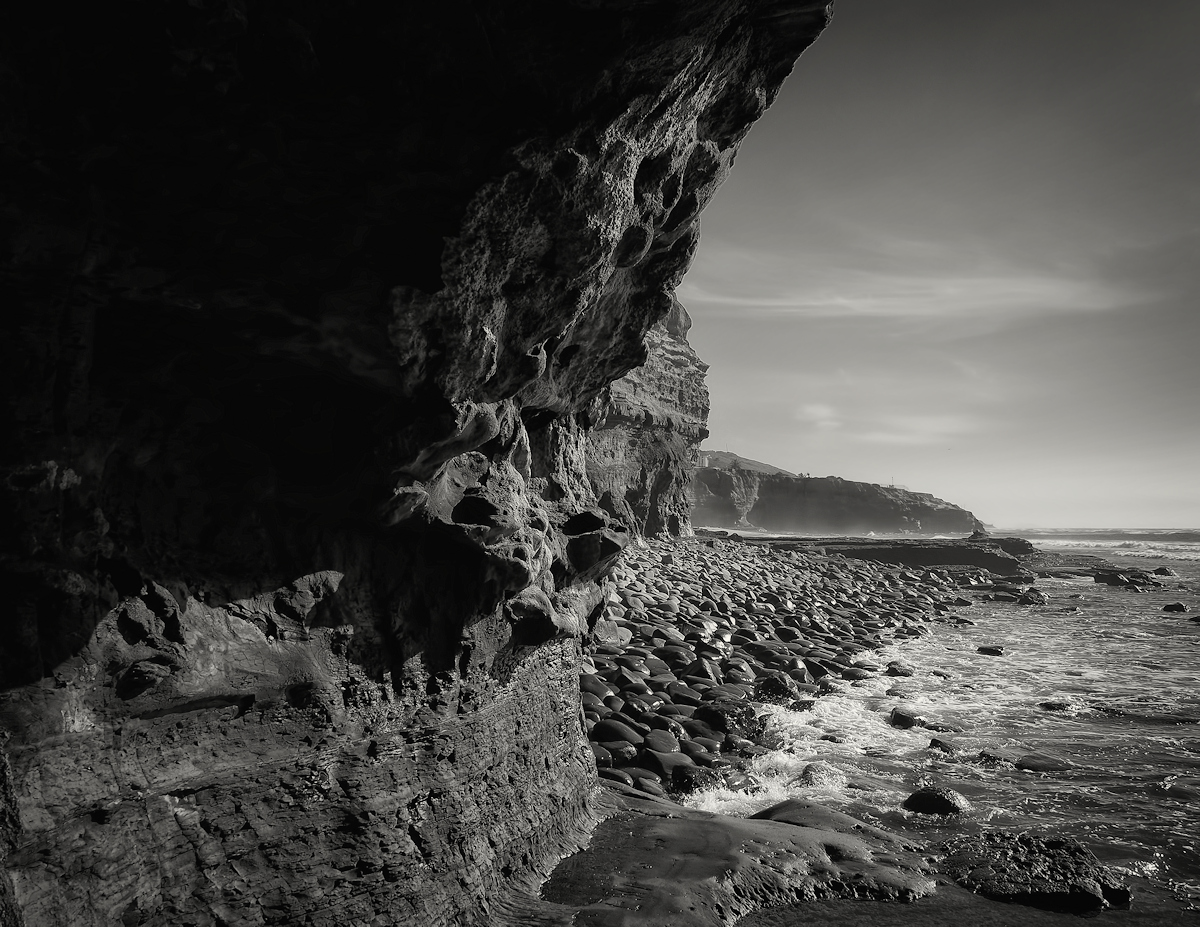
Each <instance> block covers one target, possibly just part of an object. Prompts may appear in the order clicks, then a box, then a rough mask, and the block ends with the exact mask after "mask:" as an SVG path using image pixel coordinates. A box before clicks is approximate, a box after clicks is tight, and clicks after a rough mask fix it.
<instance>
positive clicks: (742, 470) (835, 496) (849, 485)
mask: <svg viewBox="0 0 1200 927" xmlns="http://www.w3.org/2000/svg"><path fill="white" fill-rule="evenodd" d="M707 461H708V463H709V464H710V465H708V466H700V467H697V469H696V470H695V473H694V475H693V478H692V491H693V494H694V498H695V508H694V509H693V511H692V520H693V522H694V523H695V524H696V525H704V526H708V527H718V528H719V527H741V528H746V527H755V528H763V529H765V530H767V531H784V532H794V533H798V534H811V535H824V534H867V533H868V532H880V533H884V532H886V533H921V534H945V533H952V534H953V533H962V534H970V533H971V532H973V531H977V530H979V529H981V528H983V524H982V523H981V522H980V521H979V519H977V518H976V517H975V516H974V515H973V514H972V513H971V512H968V511H967V510H966V509H962V508H959V507H958V506H957V505H953V504H951V503H949V502H946V501H944V500H942V499H938V498H936V497H934V496H933V495H931V494H929V493H922V492H912V491H910V490H907V489H901V488H899V487H895V486H880V485H878V484H876V483H858V482H854V481H852V480H843V479H841V478H839V477H836V476H826V477H809V476H797V475H796V474H792V473H788V472H786V471H783V470H779V469H777V468H774V467H768V466H765V465H762V464H756V463H755V462H753V461H749V462H742V461H741V460H740V459H739V458H737V457H736V456H734V455H730V454H724V455H710V456H709V457H708V458H707ZM713 464H716V465H713Z"/></svg>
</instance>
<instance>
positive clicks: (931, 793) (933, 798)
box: [903, 788, 971, 815]
mask: <svg viewBox="0 0 1200 927" xmlns="http://www.w3.org/2000/svg"><path fill="white" fill-rule="evenodd" d="M903 807H904V809H905V810H906V811H913V812H916V813H917V814H939V815H948V814H965V813H966V812H968V811H970V810H971V803H970V802H969V801H967V799H966V798H965V797H964V796H962V795H960V794H959V793H958V792H956V791H954V789H940V788H925V789H917V791H915V792H913V793H912V794H911V795H909V796H908V798H906V799H904V805H903Z"/></svg>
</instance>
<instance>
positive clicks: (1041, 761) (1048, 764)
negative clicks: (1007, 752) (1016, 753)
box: [1013, 753, 1074, 772]
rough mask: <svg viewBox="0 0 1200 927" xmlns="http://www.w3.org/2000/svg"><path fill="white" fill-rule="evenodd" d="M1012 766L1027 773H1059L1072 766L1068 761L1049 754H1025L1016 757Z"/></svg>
mask: <svg viewBox="0 0 1200 927" xmlns="http://www.w3.org/2000/svg"><path fill="white" fill-rule="evenodd" d="M1013 765H1014V766H1016V767H1017V769H1024V770H1027V771H1029V772H1061V771H1062V770H1064V769H1071V768H1072V767H1073V766H1074V764H1073V763H1072V762H1071V761H1070V760H1065V759H1063V758H1062V757H1061V756H1054V755H1053V754H1050V753H1026V754H1023V755H1022V756H1020V757H1018V758H1017V761H1016V763H1014V764H1013Z"/></svg>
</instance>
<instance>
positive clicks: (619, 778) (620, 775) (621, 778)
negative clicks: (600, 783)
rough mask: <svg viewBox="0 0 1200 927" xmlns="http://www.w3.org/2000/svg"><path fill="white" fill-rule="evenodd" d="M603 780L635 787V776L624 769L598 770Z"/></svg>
mask: <svg viewBox="0 0 1200 927" xmlns="http://www.w3.org/2000/svg"><path fill="white" fill-rule="evenodd" d="M596 772H598V773H599V774H600V778H601V779H611V780H612V781H613V782H620V783H621V784H622V785H628V786H632V785H633V776H631V775H629V773H627V772H625V770H623V769H598V770H596Z"/></svg>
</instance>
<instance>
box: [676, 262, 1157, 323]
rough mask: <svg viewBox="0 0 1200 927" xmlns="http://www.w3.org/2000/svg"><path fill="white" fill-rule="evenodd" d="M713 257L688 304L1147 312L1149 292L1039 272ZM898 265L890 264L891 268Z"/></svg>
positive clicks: (913, 314) (761, 311)
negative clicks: (1136, 307) (1135, 308)
mask: <svg viewBox="0 0 1200 927" xmlns="http://www.w3.org/2000/svg"><path fill="white" fill-rule="evenodd" d="M717 250H718V254H717V255H716V256H715V257H714V256H713V255H712V254H711V252H710V255H709V259H708V260H707V261H706V264H705V268H704V271H703V273H693V274H690V275H689V276H688V278H687V279H685V280H684V282H683V284H682V285H681V286H680V288H679V297H680V299H681V300H682V301H683V302H684V304H685V305H689V306H693V307H695V308H696V309H698V310H701V311H703V310H705V309H709V308H710V307H711V309H716V310H718V311H719V310H720V309H722V308H724V309H727V310H733V311H736V312H738V313H747V312H749V313H753V314H755V315H768V316H799V317H803V318H810V319H817V318H874V319H881V318H882V319H895V320H905V319H909V320H938V319H946V320H951V321H953V320H955V319H961V320H964V321H967V320H977V319H979V318H981V317H982V318H986V319H988V320H991V321H1019V320H1022V319H1025V318H1029V317H1033V316H1038V317H1044V316H1045V315H1046V314H1047V313H1063V314H1066V313H1071V314H1082V313H1098V312H1109V311H1112V310H1116V309H1121V308H1124V307H1128V306H1132V305H1139V304H1142V303H1144V302H1145V301H1147V300H1148V299H1149V298H1150V295H1151V294H1149V293H1145V292H1139V291H1133V290H1131V289H1129V288H1128V287H1122V286H1119V285H1114V284H1113V283H1112V282H1111V281H1106V280H1103V279H1101V278H1100V277H1099V276H1097V277H1096V278H1089V277H1086V276H1082V275H1077V274H1071V273H1066V272H1064V273H1058V274H1055V273H1050V272H1046V271H1041V270H1037V269H1033V268H1012V269H1007V270H999V271H997V270H991V269H989V270H988V271H986V272H971V271H954V270H950V269H943V268H940V267H933V268H922V267H920V266H919V265H918V264H917V263H916V262H914V266H913V267H912V268H911V270H906V271H896V270H891V269H881V270H874V269H864V268H861V267H857V268H855V267H845V266H835V265H832V264H831V263H829V262H822V261H819V260H807V259H803V260H798V259H789V258H785V257H783V256H781V255H771V254H763V253H758V254H747V253H746V252H744V251H743V250H742V249H737V248H722V249H717ZM884 263H890V262H884Z"/></svg>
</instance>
